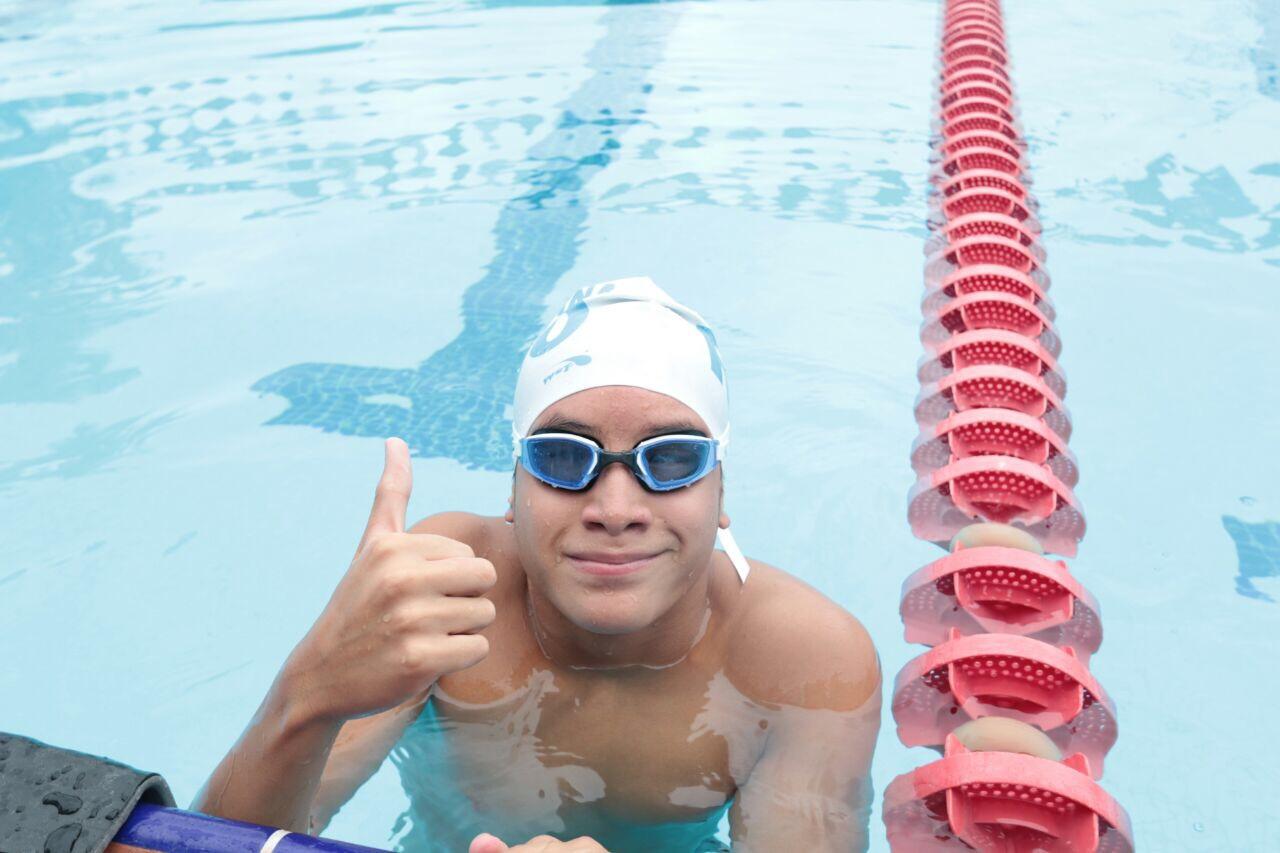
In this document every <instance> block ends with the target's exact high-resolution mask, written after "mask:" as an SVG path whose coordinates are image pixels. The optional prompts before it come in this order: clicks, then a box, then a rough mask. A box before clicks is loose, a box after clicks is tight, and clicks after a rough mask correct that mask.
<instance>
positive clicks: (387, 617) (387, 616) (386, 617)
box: [382, 613, 391, 622]
mask: <svg viewBox="0 0 1280 853" xmlns="http://www.w3.org/2000/svg"><path fill="white" fill-rule="evenodd" d="M382 621H383V622H390V621H391V614H390V613H383V614H382Z"/></svg>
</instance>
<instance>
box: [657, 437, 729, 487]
mask: <svg viewBox="0 0 1280 853" xmlns="http://www.w3.org/2000/svg"><path fill="white" fill-rule="evenodd" d="M710 454H711V445H710V443H709V442H705V441H698V442H695V441H688V440H687V439H675V440H673V441H666V442H663V443H661V444H652V445H649V446H648V447H645V448H644V449H643V451H642V452H641V454H640V464H641V466H642V467H644V468H645V469H647V470H648V473H649V476H650V477H651V478H653V480H654V481H655V482H656V483H659V484H661V485H667V484H671V485H683V484H684V482H685V481H687V480H689V478H691V477H693V476H695V475H697V474H698V472H700V471H701V470H702V469H703V466H705V465H706V464H707V457H708V456H709V455H710Z"/></svg>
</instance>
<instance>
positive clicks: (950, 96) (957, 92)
mask: <svg viewBox="0 0 1280 853" xmlns="http://www.w3.org/2000/svg"><path fill="white" fill-rule="evenodd" d="M962 98H987V99H989V100H992V101H995V102H996V103H998V104H1000V105H1001V106H1002V107H1004V108H1005V109H1011V108H1012V107H1013V96H1012V95H1010V94H1009V93H1008V92H1006V91H1005V90H1003V89H1001V88H999V87H998V86H994V85H989V84H986V83H969V84H967V85H964V86H960V87H959V88H957V89H954V90H952V91H950V92H948V93H947V94H945V95H943V96H942V100H941V101H940V102H939V103H940V104H941V105H942V108H943V109H946V108H947V107H949V106H951V105H952V104H954V103H955V102H956V101H959V100H960V99H962Z"/></svg>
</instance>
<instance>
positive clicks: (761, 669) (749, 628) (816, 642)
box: [725, 560, 880, 710]
mask: <svg viewBox="0 0 1280 853" xmlns="http://www.w3.org/2000/svg"><path fill="white" fill-rule="evenodd" d="M750 564H751V574H750V575H749V577H748V582H747V583H746V584H745V585H744V586H743V587H742V594H741V596H740V601H739V603H738V604H737V606H736V607H735V608H734V612H733V615H732V618H731V622H730V625H729V626H728V629H729V636H730V640H731V641H730V643H729V645H728V648H729V649H730V651H729V654H728V657H727V659H726V661H725V674H726V675H727V676H728V677H729V679H730V680H731V681H732V682H733V683H734V686H736V687H737V688H738V689H739V690H740V691H741V692H742V693H743V694H744V695H746V696H748V697H749V698H751V699H754V700H756V701H758V702H764V703H768V704H783V705H795V706H798V707H803V708H827V709H830V710H851V709H853V708H858V707H860V706H862V705H863V704H865V703H866V701H867V700H868V699H869V698H871V697H872V695H873V694H874V693H875V691H876V690H877V689H878V688H879V686H880V665H879V660H878V659H877V657H876V649H875V645H874V644H873V643H872V641H871V636H870V635H869V634H868V633H867V631H866V629H865V628H864V627H863V626H862V623H861V622H860V621H858V619H857V618H856V617H855V616H854V615H853V614H851V613H850V612H849V611H847V610H845V609H844V608H843V607H841V606H840V605H839V604H836V603H835V602H834V601H832V600H831V599H829V598H827V597H826V596H825V595H823V594H822V593H821V592H819V591H818V590H816V589H814V588H813V587H811V586H809V585H808V584H806V583H805V582H804V581H802V580H800V579H799V578H797V577H795V576H794V575H792V574H789V573H788V572H785V571H783V570H782V569H779V568H777V567H776V566H771V565H769V564H768V563H764V562H760V561H758V560H750Z"/></svg>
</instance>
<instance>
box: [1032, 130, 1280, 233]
mask: <svg viewBox="0 0 1280 853" xmlns="http://www.w3.org/2000/svg"><path fill="white" fill-rule="evenodd" d="M1269 165H1270V164H1264V165H1262V166H1258V167H1255V168H1254V169H1251V170H1250V172H1249V174H1250V175H1251V176H1270V175H1271V171H1269V168H1268V167H1269ZM1247 183H1249V184H1251V185H1253V186H1254V187H1258V183H1257V181H1256V178H1250V179H1248V181H1247ZM1055 194H1056V196H1057V197H1059V198H1077V199H1086V200H1088V201H1091V202H1094V203H1095V204H1098V205H1104V204H1105V205H1111V206H1114V208H1115V209H1116V210H1118V211H1121V212H1123V213H1125V214H1128V215H1129V216H1131V217H1133V219H1136V220H1137V221H1138V222H1139V223H1141V224H1140V225H1138V226H1137V227H1136V228H1132V227H1131V228H1129V229H1127V230H1128V231H1129V234H1128V235H1127V236H1122V235H1121V234H1118V233H1115V232H1114V231H1111V232H1109V233H1076V234H1074V235H1073V236H1074V238H1075V239H1077V240H1079V241H1081V242H1085V243H1106V244H1111V245H1131V246H1150V247H1160V246H1168V245H1170V243H1172V242H1174V241H1175V240H1181V241H1182V242H1183V243H1185V244H1186V245H1188V246H1193V247H1195V248H1198V249H1207V250H1210V251H1214V252H1238V253H1243V252H1261V251H1265V250H1269V249H1274V248H1276V247H1277V246H1280V207H1273V208H1272V209H1271V210H1262V209H1261V208H1260V207H1259V205H1258V203H1256V202H1255V201H1253V200H1252V199H1251V198H1250V197H1249V195H1248V194H1247V193H1246V192H1245V190H1244V188H1243V187H1242V186H1241V184H1240V181H1239V180H1237V179H1236V176H1235V175H1233V174H1232V173H1231V172H1230V171H1229V170H1228V169H1227V168H1226V167H1224V166H1213V167H1210V168H1203V169H1198V168H1195V167H1192V166H1189V165H1187V164H1185V163H1181V162H1179V161H1178V159H1177V158H1176V157H1175V156H1174V155H1172V154H1165V155H1164V156H1162V157H1158V158H1157V159H1155V160H1152V161H1151V162H1150V163H1148V164H1147V165H1146V168H1145V169H1144V174H1143V175H1142V177H1137V178H1131V179H1123V178H1118V177H1117V178H1111V179H1109V180H1106V181H1103V182H1100V183H1098V184H1094V185H1085V186H1081V187H1072V188H1063V189H1060V190H1058V191H1057V192H1056V193H1055ZM1144 226H1145V227H1144ZM1259 226H1262V227H1259ZM1255 235H1256V236H1255Z"/></svg>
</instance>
